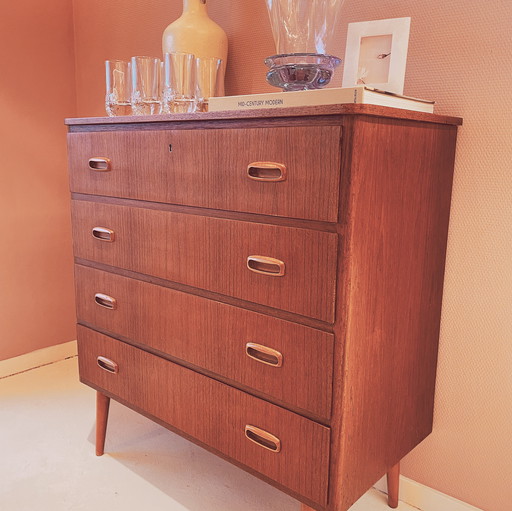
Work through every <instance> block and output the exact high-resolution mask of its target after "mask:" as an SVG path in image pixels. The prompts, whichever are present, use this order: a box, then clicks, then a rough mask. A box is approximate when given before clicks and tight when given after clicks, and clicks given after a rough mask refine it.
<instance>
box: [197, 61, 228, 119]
mask: <svg viewBox="0 0 512 511" xmlns="http://www.w3.org/2000/svg"><path fill="white" fill-rule="evenodd" d="M221 63H222V59H218V58H215V57H198V58H196V102H197V107H196V109H197V111H198V112H207V111H208V100H209V98H212V97H214V96H216V94H217V83H218V82H217V79H218V77H219V69H220V65H221Z"/></svg>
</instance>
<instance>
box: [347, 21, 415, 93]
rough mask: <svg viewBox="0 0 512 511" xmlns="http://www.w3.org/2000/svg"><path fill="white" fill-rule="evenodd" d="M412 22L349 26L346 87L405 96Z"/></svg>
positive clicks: (378, 22)
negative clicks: (383, 91) (378, 90)
mask: <svg viewBox="0 0 512 511" xmlns="http://www.w3.org/2000/svg"><path fill="white" fill-rule="evenodd" d="M410 25H411V18H393V19H387V20H376V21H363V22H358V23H349V25H348V31H347V46H346V49H345V65H344V69H343V84H342V85H343V87H353V86H355V85H365V86H368V87H374V88H376V89H381V90H385V91H389V92H394V93H396V94H403V92H404V81H405V67H406V64H407V48H408V45H409V31H410Z"/></svg>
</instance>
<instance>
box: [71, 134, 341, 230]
mask: <svg viewBox="0 0 512 511" xmlns="http://www.w3.org/2000/svg"><path fill="white" fill-rule="evenodd" d="M340 137H341V128H340V127H339V126H311V127H286V128H250V129H206V130H165V131H117V132H88V133H70V134H68V148H69V168H70V182H71V191H72V192H78V193H87V194H95V195H107V196H112V197H125V198H131V199H142V200H148V201H155V202H166V203H171V204H184V205H189V206H197V207H204V208H212V209H224V210H232V211H245V212H250V213H260V214H265V215H275V216H286V217H292V218H305V219H310V220H320V221H326V222H336V221H337V216H338V196H339V193H338V187H339V181H340ZM91 159H93V160H92V161H91V163H89V162H90V160H91ZM94 159H96V160H94ZM249 167H250V170H249Z"/></svg>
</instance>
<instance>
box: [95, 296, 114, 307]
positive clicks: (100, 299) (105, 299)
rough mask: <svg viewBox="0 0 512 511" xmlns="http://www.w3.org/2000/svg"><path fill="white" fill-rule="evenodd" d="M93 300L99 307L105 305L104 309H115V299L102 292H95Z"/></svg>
mask: <svg viewBox="0 0 512 511" xmlns="http://www.w3.org/2000/svg"><path fill="white" fill-rule="evenodd" d="M94 301H95V302H96V303H97V304H98V305H100V306H101V307H105V309H111V310H114V309H117V300H116V299H115V298H112V297H111V296H108V295H104V294H103V293H96V294H95V295H94Z"/></svg>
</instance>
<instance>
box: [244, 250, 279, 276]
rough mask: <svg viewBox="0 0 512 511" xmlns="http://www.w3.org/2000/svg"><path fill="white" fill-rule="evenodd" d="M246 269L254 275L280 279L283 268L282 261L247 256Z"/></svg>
mask: <svg viewBox="0 0 512 511" xmlns="http://www.w3.org/2000/svg"><path fill="white" fill-rule="evenodd" d="M247 268H249V270H251V271H253V272H255V273H261V274H263V275H270V276H272V277H282V276H283V275H284V270H285V266H284V263H283V261H280V260H279V259H274V258H273V257H266V256H257V255H254V256H249V257H248V258H247Z"/></svg>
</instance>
